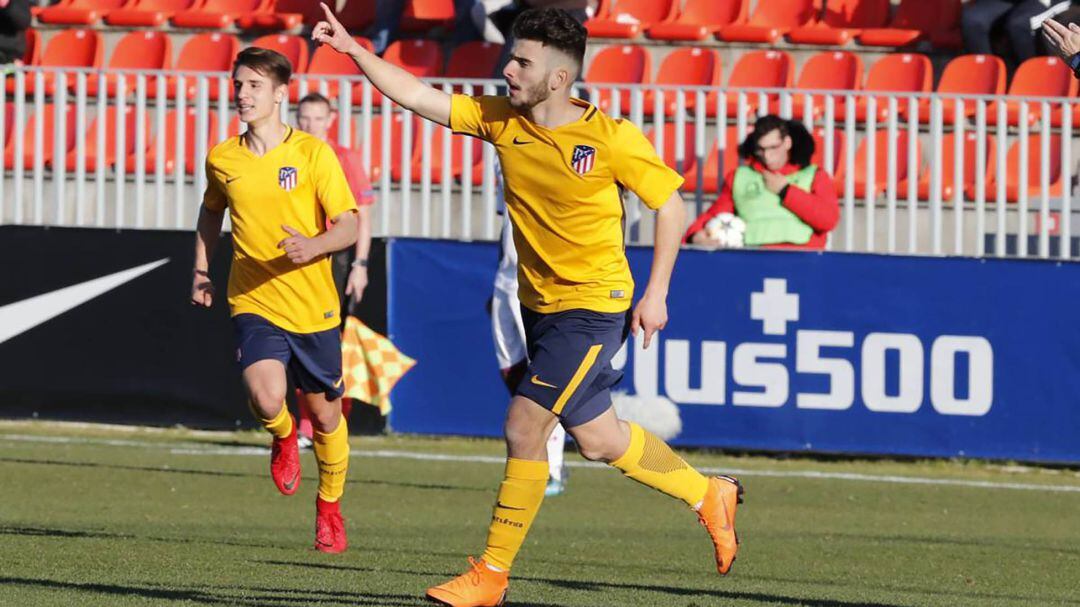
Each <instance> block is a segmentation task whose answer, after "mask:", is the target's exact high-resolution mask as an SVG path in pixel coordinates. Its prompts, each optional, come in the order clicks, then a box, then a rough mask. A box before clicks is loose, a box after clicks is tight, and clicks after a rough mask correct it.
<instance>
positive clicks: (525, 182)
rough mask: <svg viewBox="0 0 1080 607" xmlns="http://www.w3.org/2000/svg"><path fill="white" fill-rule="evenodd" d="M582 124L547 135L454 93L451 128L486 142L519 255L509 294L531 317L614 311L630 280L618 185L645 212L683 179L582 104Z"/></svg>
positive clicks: (487, 99)
mask: <svg viewBox="0 0 1080 607" xmlns="http://www.w3.org/2000/svg"><path fill="white" fill-rule="evenodd" d="M572 101H573V103H574V104H575V105H578V106H580V107H582V108H583V109H584V113H583V114H582V116H581V118H579V119H578V120H577V121H575V122H572V123H570V124H566V125H563V126H560V127H558V128H555V129H548V128H545V127H543V126H540V125H537V124H534V123H532V122H531V121H529V120H528V119H527V118H525V117H523V116H521V115H520V114H518V113H517V112H516V111H515V110H514V109H513V108H512V107H511V106H510V102H509V100H508V99H507V98H506V97H493V96H481V97H469V96H466V95H454V96H453V101H452V105H451V111H450V126H451V127H452V128H453V130H454V132H457V133H462V134H465V135H471V136H473V137H479V138H481V139H484V140H485V141H489V142H491V143H492V144H494V145H495V149H496V151H497V152H498V154H499V161H500V162H501V164H502V171H503V179H504V195H505V198H506V207H507V209H508V211H509V213H510V220H511V221H512V222H513V224H514V246H515V247H516V248H517V252H518V283H519V287H518V295H519V298H520V299H521V303H522V304H523V305H524V306H525V307H527V308H529V309H530V310H533V311H535V312H540V313H552V312H561V311H563V310H571V309H586V310H593V311H596V312H622V311H625V310H626V309H627V308H629V307H630V302H631V300H632V298H633V295H634V281H633V278H632V277H631V276H630V266H629V264H627V262H626V251H625V250H624V246H623V242H624V237H623V230H624V218H623V206H622V199H621V197H620V193H619V187H620V186H622V187H626V188H628V189H630V190H632V191H633V192H634V193H635V194H637V195H638V196H639V197H640V198H641V200H642V201H643V202H644V203H645V204H646V205H647V206H648V207H649V208H652V209H656V208H659V207H661V206H663V204H664V203H665V202H667V200H668V199H669V198H670V197H671V194H672V193H674V192H675V191H676V190H678V189H679V187H680V186H681V185H682V183H683V178H682V177H681V176H679V174H678V173H676V172H675V171H673V170H671V169H670V168H668V166H667V165H665V164H664V162H663V161H662V160H661V159H660V158H659V157H658V156H657V154H656V150H655V149H654V148H653V145H652V144H651V143H649V140H648V139H646V138H645V136H644V135H642V133H641V130H640V129H638V128H637V126H635V125H634V124H633V123H631V122H629V121H626V120H621V119H613V118H611V117H609V116H607V115H605V114H604V113H603V112H601V111H599V110H598V109H597V108H596V107H594V106H592V105H591V104H589V103H587V102H585V101H581V100H579V99H573V100H572Z"/></svg>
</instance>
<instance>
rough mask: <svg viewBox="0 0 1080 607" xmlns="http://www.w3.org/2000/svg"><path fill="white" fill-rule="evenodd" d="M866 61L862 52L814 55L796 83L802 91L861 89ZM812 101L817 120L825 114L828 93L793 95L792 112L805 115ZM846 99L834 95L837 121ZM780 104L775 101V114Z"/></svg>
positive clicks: (839, 118)
mask: <svg viewBox="0 0 1080 607" xmlns="http://www.w3.org/2000/svg"><path fill="white" fill-rule="evenodd" d="M862 77H863V62H862V59H861V58H860V57H859V55H857V54H855V53H848V52H845V51H827V52H823V53H818V54H816V55H814V56H812V57H810V58H809V59H808V60H807V61H806V63H804V64H803V68H802V73H800V74H799V80H798V82H796V83H795V88H796V89H797V90H799V91H813V90H830V91H857V90H859V89H860V88H862ZM807 97H810V99H811V102H812V106H813V108H812V112H813V114H812V115H811V116H812V117H813V118H814V119H818V118H821V117H823V116H824V115H825V98H826V97H827V95H804V94H795V95H792V97H791V104H792V105H791V114H792V116H793V117H794V118H799V119H801V118H803V117H804V115H805V112H806V98H807ZM844 107H845V99H844V97H842V96H839V95H836V96H833V116H834V117H835V118H836V119H837V120H843V117H844V116H845V115H846V114H845V113H844ZM779 110H780V108H779V103H778V102H777V103H773V104H772V105H771V110H770V111H772V112H773V113H774V114H776V113H779Z"/></svg>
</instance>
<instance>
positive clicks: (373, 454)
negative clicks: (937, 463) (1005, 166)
mask: <svg viewBox="0 0 1080 607" xmlns="http://www.w3.org/2000/svg"><path fill="white" fill-rule="evenodd" d="M0 441H11V442H28V443H35V442H36V443H54V444H64V443H67V444H84V445H104V446H110V447H142V448H151V449H166V450H168V451H169V453H171V454H173V455H228V456H237V455H242V456H251V455H258V456H265V455H266V454H267V453H269V452H270V450H269V449H267V448H266V447H258V446H236V447H221V446H218V445H206V444H204V443H192V442H185V443H179V442H178V443H168V442H164V443H163V442H150V441H139V440H120V439H107V438H83V437H67V436H35V435H26V434H0ZM351 456H352V457H368V458H382V459H409V460H418V461H431V462H456V463H472V464H497V465H503V464H505V463H506V458H504V457H497V456H492V455H454V454H450V453H424V452H420V451H399V450H395V449H370V450H361V449H353V450H352V452H351ZM566 465H567V466H569V467H572V468H607V467H608V466H607V465H606V464H601V463H598V462H577V461H573V462H566ZM699 470H700V471H701V472H702V473H703V474H732V475H736V476H750V477H754V476H760V477H769V478H800V479H813V480H838V481H856V482H868V483H890V484H902V485H937V486H950V487H970V488H974V489H1009V490H1016V491H1048V492H1052V493H1080V485H1050V484H1045V485H1043V484H1037V483H1003V482H995V481H974V480H964V479H953V478H930V477H922V476H899V475H891V474H888V475H887V474H861V473H857V472H826V471H823V470H758V469H746V468H713V467H708V468H699Z"/></svg>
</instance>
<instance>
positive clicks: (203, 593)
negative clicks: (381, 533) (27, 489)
mask: <svg viewBox="0 0 1080 607" xmlns="http://www.w3.org/2000/svg"><path fill="white" fill-rule="evenodd" d="M0 585H4V586H9V585H10V586H23V587H31V588H41V589H48V590H53V591H67V592H69V593H73V594H85V593H92V594H105V595H111V596H116V597H140V598H145V599H151V600H154V601H155V604H161V602H162V601H176V602H187V603H198V604H204V605H240V606H244V607H264V606H265V607H288V606H292V605H311V604H324V605H372V606H378V607H414V606H416V605H423V604H424V603H423V602H422V601H421V599H419V598H418V597H413V596H409V595H404V594H382V593H368V592H334V591H328V590H295V589H282V588H240V587H213V586H211V587H205V588H199V587H188V588H183V587H181V588H170V587H161V586H155V585H142V584H127V585H125V584H105V583H93V582H62V581H58V580H49V579H40V578H23V577H11V576H0ZM73 598H74V597H73ZM73 603H74V601H73Z"/></svg>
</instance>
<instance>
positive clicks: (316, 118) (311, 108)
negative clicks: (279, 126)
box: [296, 101, 334, 141]
mask: <svg viewBox="0 0 1080 607" xmlns="http://www.w3.org/2000/svg"><path fill="white" fill-rule="evenodd" d="M296 123H297V124H298V125H299V126H300V130H301V131H304V132H305V133H310V134H312V135H314V136H316V137H318V138H319V139H322V140H323V141H326V137H327V135H328V134H329V133H330V125H331V124H333V123H334V113H333V112H331V111H330V106H328V105H326V104H325V103H322V102H311V101H309V102H307V103H302V104H300V107H299V108H297V110H296Z"/></svg>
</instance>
